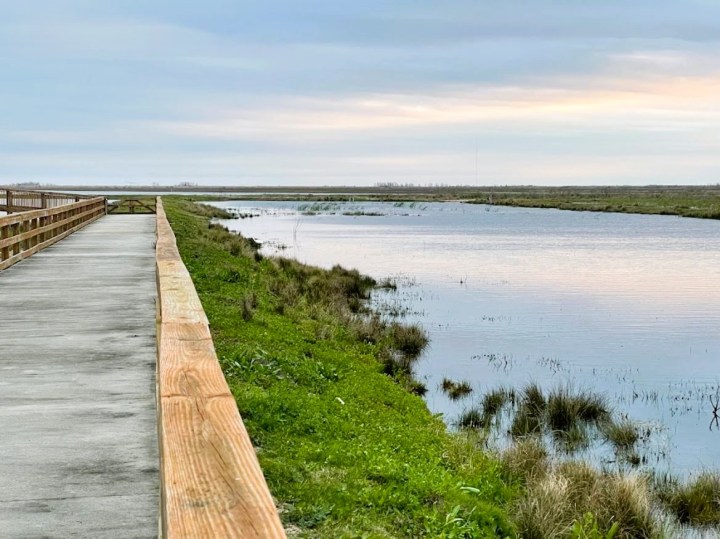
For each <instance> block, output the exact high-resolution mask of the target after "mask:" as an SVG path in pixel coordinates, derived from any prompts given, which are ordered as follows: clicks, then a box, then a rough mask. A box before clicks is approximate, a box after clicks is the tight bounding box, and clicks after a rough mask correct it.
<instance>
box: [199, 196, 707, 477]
mask: <svg viewBox="0 0 720 539" xmlns="http://www.w3.org/2000/svg"><path fill="white" fill-rule="evenodd" d="M213 204H214V205H217V206H220V207H224V208H227V209H231V210H232V211H234V212H236V213H239V214H241V215H243V216H249V215H252V216H253V217H252V218H243V219H237V220H231V221H225V222H224V224H225V225H226V226H228V227H229V228H230V229H231V230H236V231H239V232H241V233H242V234H243V235H245V236H249V237H253V238H255V239H256V240H258V241H260V242H262V243H263V251H264V253H265V254H270V255H273V254H281V255H283V256H290V257H294V258H297V259H299V260H301V261H303V262H308V263H311V264H315V265H320V266H323V267H331V266H333V265H335V264H341V265H343V266H346V267H354V268H357V269H359V270H360V271H361V272H363V273H366V274H369V275H372V276H373V277H376V278H379V279H381V278H385V277H388V276H389V277H392V278H394V279H395V280H396V281H397V283H398V285H399V287H398V290H397V291H396V292H393V293H384V294H380V295H379V297H378V298H377V299H376V302H377V304H378V305H379V306H380V307H381V308H382V309H384V310H385V311H386V312H388V313H392V314H395V315H400V316H402V317H403V319H404V320H407V321H410V322H414V321H418V322H420V323H421V324H422V325H423V326H424V327H425V328H426V330H427V331H428V333H429V335H430V339H431V344H430V346H429V347H428V349H427V350H426V351H425V353H424V354H423V356H422V357H421V359H420V360H419V361H418V363H417V365H416V368H415V371H416V374H417V377H418V378H419V379H420V380H422V381H424V383H425V384H426V385H427V388H428V393H427V395H426V397H425V398H426V401H427V404H428V407H429V408H430V410H431V411H432V412H434V413H440V414H443V417H444V418H445V420H446V422H447V423H448V424H449V425H452V424H453V422H454V421H455V420H456V418H457V417H458V416H459V414H460V413H462V411H463V410H465V409H468V408H469V407H471V406H473V405H477V403H478V401H479V399H480V398H481V396H482V395H483V393H484V392H486V391H488V390H491V389H493V388H496V387H498V386H500V385H502V386H506V387H510V386H512V387H518V388H519V387H521V386H523V385H524V384H526V383H528V382H537V383H538V384H539V385H541V386H542V387H543V388H552V387H558V386H560V385H564V384H568V383H570V384H572V385H573V386H574V387H576V388H579V389H587V390H592V391H598V392H601V393H603V394H605V395H607V397H608V399H609V402H610V403H611V405H612V406H613V408H614V409H615V410H616V411H617V413H618V414H627V416H629V417H630V418H632V419H633V420H635V421H638V422H640V424H642V425H643V426H644V427H646V428H647V430H649V431H651V432H652V434H651V436H650V437H649V439H648V440H646V441H645V442H643V448H642V450H643V451H644V454H645V456H646V459H647V461H646V463H645V465H646V466H652V467H655V468H656V469H658V468H659V469H661V470H670V471H672V472H673V473H679V474H682V475H685V474H688V473H692V472H693V471H696V470H701V469H707V468H718V467H720V432H718V429H716V428H715V429H711V428H710V427H711V420H712V418H713V415H712V406H711V404H710V396H714V395H716V394H717V392H718V384H719V381H720V286H719V285H720V222H717V221H706V220H696V219H684V218H679V217H670V216H643V215H626V214H611V213H590V212H568V211H559V210H546V209H522V208H509V207H497V206H482V205H470V204H463V203H455V202H448V203H330V204H314V205H311V204H308V203H299V202H247V201H243V202H217V203H213ZM446 377H447V378H450V379H452V380H457V381H460V380H466V381H468V382H470V383H471V384H472V386H473V388H474V391H473V393H472V394H471V395H470V396H469V397H467V398H466V399H462V400H459V401H451V400H450V399H448V397H446V396H445V394H444V393H443V392H442V391H441V389H440V384H441V381H442V380H443V378H446ZM596 457H597V458H599V459H600V460H601V462H604V463H608V462H610V463H611V462H612V459H613V457H612V453H611V452H610V451H609V450H604V449H603V448H602V447H601V448H600V449H599V450H596Z"/></svg>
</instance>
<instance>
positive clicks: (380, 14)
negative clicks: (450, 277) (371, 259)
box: [0, 0, 720, 185]
mask: <svg viewBox="0 0 720 539" xmlns="http://www.w3.org/2000/svg"><path fill="white" fill-rule="evenodd" d="M18 181H39V182H55V183H86V184H88V183H94V184H98V183H118V184H141V183H152V182H157V183H160V184H175V183H178V182H183V181H190V182H195V183H198V184H200V185H203V184H205V185H209V184H232V185H253V184H260V185H270V184H280V185H299V184H303V185H341V184H345V185H348V184H357V185H371V184H374V183H376V182H388V181H394V182H402V183H406V182H412V183H416V184H429V183H452V184H480V185H505V184H546V185H569V184H576V185H581V184H650V183H654V184H676V183H695V184H698V183H717V182H720V1H718V0H684V1H682V2H679V1H677V0H582V1H581V0H443V1H437V0H433V1H430V0H401V1H390V0H384V1H381V0H362V1H355V2H346V1H343V0H303V1H299V0H282V1H272V0H268V1H266V2H258V1H257V0H255V1H244V0H204V1H202V2H200V1H197V0H195V1H189V0H122V1H120V0H118V1H109V0H108V1H100V0H35V1H32V2H19V1H16V0H0V183H8V182H18Z"/></svg>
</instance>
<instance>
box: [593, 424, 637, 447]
mask: <svg viewBox="0 0 720 539" xmlns="http://www.w3.org/2000/svg"><path fill="white" fill-rule="evenodd" d="M600 430H601V432H602V434H603V437H604V438H605V439H606V440H607V441H608V442H610V443H611V444H612V445H613V447H614V448H615V450H616V451H618V452H627V451H630V450H631V449H632V448H633V447H635V444H636V443H637V442H638V440H639V439H640V432H639V429H638V426H637V425H636V424H635V423H634V422H633V421H630V420H629V419H621V420H620V421H612V420H609V421H606V422H604V423H603V424H602V425H601V427H600Z"/></svg>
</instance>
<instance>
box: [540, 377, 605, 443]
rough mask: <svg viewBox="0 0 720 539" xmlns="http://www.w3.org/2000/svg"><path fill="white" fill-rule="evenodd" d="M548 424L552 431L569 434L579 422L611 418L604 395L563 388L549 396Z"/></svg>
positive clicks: (569, 387)
mask: <svg viewBox="0 0 720 539" xmlns="http://www.w3.org/2000/svg"><path fill="white" fill-rule="evenodd" d="M546 415H547V423H548V425H549V426H550V428H551V429H552V430H555V431H562V432H567V431H570V429H572V428H573V427H574V426H575V425H576V424H577V423H578V422H596V423H597V422H599V421H601V420H603V419H606V418H608V417H609V415H610V412H609V409H608V405H607V402H606V400H605V398H604V397H603V396H602V395H599V394H597V393H592V392H589V391H580V390H578V391H576V390H574V389H573V388H572V387H571V386H569V385H566V386H561V387H559V388H556V389H554V390H552V391H551V392H550V393H549V394H548V398H547V407H546Z"/></svg>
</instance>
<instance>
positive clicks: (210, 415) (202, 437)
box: [156, 197, 285, 539]
mask: <svg viewBox="0 0 720 539" xmlns="http://www.w3.org/2000/svg"><path fill="white" fill-rule="evenodd" d="M156 208H157V234H158V238H157V279H158V299H159V327H158V362H157V365H158V367H157V368H158V375H157V380H158V401H159V402H158V429H159V437H160V459H161V462H160V469H161V476H162V529H163V536H164V537H168V538H171V539H176V538H195V537H223V538H235V537H242V538H245V537H247V538H260V537H262V538H269V539H274V538H284V537H285V531H284V529H283V527H282V524H281V523H280V519H279V517H278V513H277V510H276V508H275V504H274V502H273V499H272V496H271V495H270V492H269V490H268V488H267V484H266V482H265V478H264V477H263V474H262V470H261V469H260V464H259V463H258V460H257V457H256V455H255V450H254V448H253V446H252V443H251V442H250V438H249V437H248V434H247V431H246V430H245V426H244V425H243V422H242V419H241V418H240V414H239V412H238V409H237V405H236V403H235V399H234V398H233V396H232V394H231V393H230V389H229V388H228V385H227V382H226V381H225V377H224V376H223V373H222V371H221V369H220V365H219V363H218V359H217V356H216V354H215V347H214V345H213V341H212V337H211V335H210V329H209V327H208V320H207V317H206V316H205V312H204V310H203V307H202V304H201V303H200V298H199V297H198V295H197V292H196V291H195V286H194V285H193V283H192V280H191V279H190V274H189V273H188V271H187V269H186V268H185V265H184V264H183V262H182V260H181V258H180V254H179V253H178V249H177V245H176V243H175V235H174V233H173V231H172V229H171V228H170V224H169V223H168V220H167V217H166V215H165V211H164V209H163V206H162V201H161V200H160V198H159V197H158V199H157V204H156Z"/></svg>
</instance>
